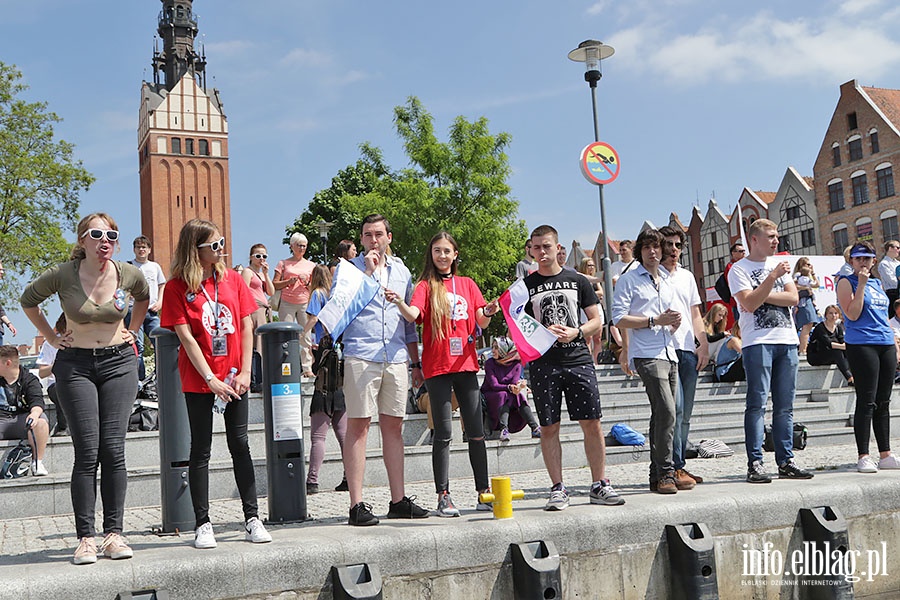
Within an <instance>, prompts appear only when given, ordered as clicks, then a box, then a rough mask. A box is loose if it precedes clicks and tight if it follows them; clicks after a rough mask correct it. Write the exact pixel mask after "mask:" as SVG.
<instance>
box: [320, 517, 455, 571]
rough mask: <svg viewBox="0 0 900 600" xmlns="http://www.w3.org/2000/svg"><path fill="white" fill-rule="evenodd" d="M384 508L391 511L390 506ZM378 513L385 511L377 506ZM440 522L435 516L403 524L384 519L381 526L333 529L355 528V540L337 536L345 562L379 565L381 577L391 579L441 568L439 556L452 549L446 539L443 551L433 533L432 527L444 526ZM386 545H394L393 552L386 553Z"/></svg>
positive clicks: (337, 532)
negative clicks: (448, 546) (446, 545)
mask: <svg viewBox="0 0 900 600" xmlns="http://www.w3.org/2000/svg"><path fill="white" fill-rule="evenodd" d="M384 509H385V512H387V510H386V509H387V507H384ZM375 512H376V513H377V514H381V511H380V510H377V509H376V510H375ZM438 521H443V520H442V519H437V518H436V517H432V518H429V519H417V520H413V521H409V520H403V522H402V523H401V522H399V521H397V522H396V523H397V524H396V525H394V524H393V523H394V521H391V520H389V519H386V518H382V520H381V524H380V525H378V526H377V527H354V528H351V527H350V526H349V525H346V526H334V527H335V528H333V529H332V532H333V534H335V535H337V536H340V533H341V532H340V531H339V530H340V528H341V527H346V529H348V530H349V529H353V533H354V536H353V539H352V540H346V541H345V536H340V537H336V538H335V539H338V540H341V548H342V549H343V553H344V557H343V559H342V560H341V563H342V564H358V563H364V562H366V563H369V564H375V565H377V566H378V568H379V570H380V571H381V576H382V577H384V578H387V577H390V576H393V575H404V574H408V573H420V572H426V571H435V570H437V569H439V568H440V567H439V566H438V555H439V554H442V553H444V552H445V551H446V552H449V549H447V550H445V548H444V546H443V539H442V542H441V546H440V550H439V549H438V542H437V541H436V539H435V538H436V536H437V535H438V534H436V533H434V534H433V533H431V529H432V528H437V527H440V524H439V523H438ZM444 533H445V532H444V531H443V530H442V531H441V532H440V536H441V537H442V538H443V535H444ZM385 548H390V552H385Z"/></svg>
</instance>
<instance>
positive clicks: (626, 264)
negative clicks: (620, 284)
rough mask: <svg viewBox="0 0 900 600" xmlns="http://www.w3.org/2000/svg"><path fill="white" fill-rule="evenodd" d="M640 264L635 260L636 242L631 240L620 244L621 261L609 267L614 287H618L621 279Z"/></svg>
mask: <svg viewBox="0 0 900 600" xmlns="http://www.w3.org/2000/svg"><path fill="white" fill-rule="evenodd" d="M638 264H639V263H638V262H637V261H636V260H634V242H632V241H631V240H622V241H621V242H619V260H617V261H616V262H614V263H613V264H611V265H610V266H609V274H610V276H611V277H612V282H613V285H614V286H615V285H616V282H617V281H618V280H619V277H621V276H622V275H623V274H625V273H627V272H628V271H630V270H631V269H634V268H636V267H637V266H638Z"/></svg>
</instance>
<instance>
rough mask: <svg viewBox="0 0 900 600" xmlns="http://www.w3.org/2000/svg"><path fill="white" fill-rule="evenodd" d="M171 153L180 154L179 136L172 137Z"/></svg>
mask: <svg viewBox="0 0 900 600" xmlns="http://www.w3.org/2000/svg"><path fill="white" fill-rule="evenodd" d="M172 154H181V138H175V137H173V138H172Z"/></svg>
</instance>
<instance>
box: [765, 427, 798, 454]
mask: <svg viewBox="0 0 900 600" xmlns="http://www.w3.org/2000/svg"><path fill="white" fill-rule="evenodd" d="M763 433H764V437H763V450H765V451H766V452H775V442H774V440H773V439H772V426H771V425H766V426H765V427H764V428H763ZM808 437H809V429H807V427H806V425H804V424H803V423H794V431H793V435H792V439H791V445H792V446H793V448H794V450H805V449H806V443H807V438H808Z"/></svg>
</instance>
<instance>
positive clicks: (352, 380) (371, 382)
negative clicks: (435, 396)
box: [344, 356, 409, 419]
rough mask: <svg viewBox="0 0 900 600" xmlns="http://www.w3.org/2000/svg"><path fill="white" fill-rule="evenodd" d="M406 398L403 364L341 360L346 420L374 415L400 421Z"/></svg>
mask: <svg viewBox="0 0 900 600" xmlns="http://www.w3.org/2000/svg"><path fill="white" fill-rule="evenodd" d="M408 394H409V372H408V371H407V367H406V363H380V362H369V361H367V360H363V359H361V358H353V357H350V356H348V357H347V358H345V359H344V402H345V403H346V405H347V417H349V418H351V419H365V418H371V417H374V416H375V415H376V414H379V415H388V416H391V417H400V418H403V417H404V416H406V398H407V395H408Z"/></svg>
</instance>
